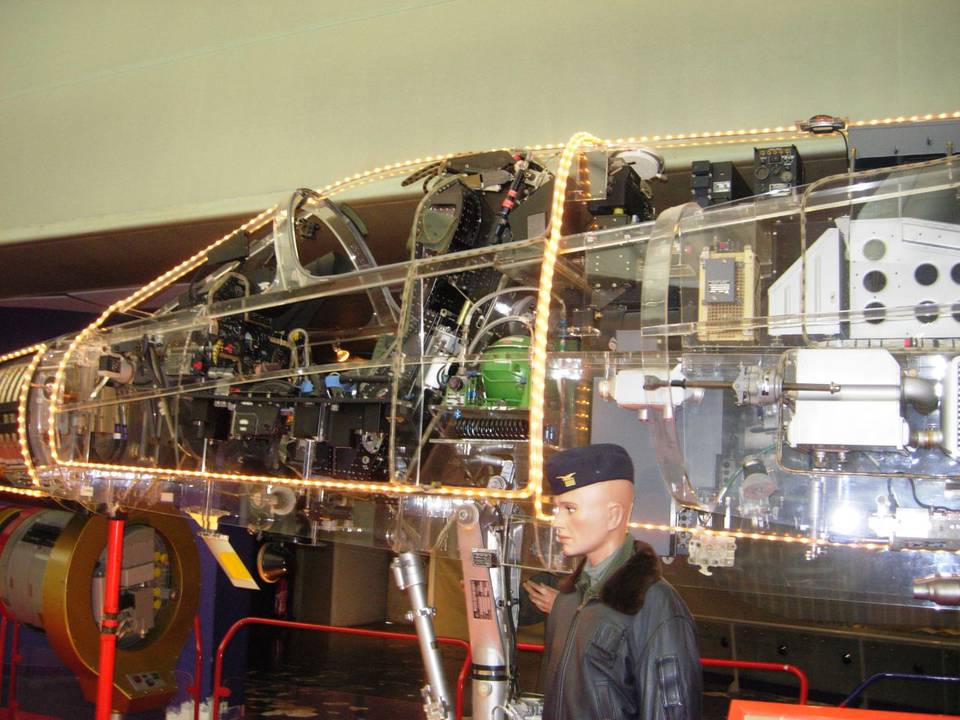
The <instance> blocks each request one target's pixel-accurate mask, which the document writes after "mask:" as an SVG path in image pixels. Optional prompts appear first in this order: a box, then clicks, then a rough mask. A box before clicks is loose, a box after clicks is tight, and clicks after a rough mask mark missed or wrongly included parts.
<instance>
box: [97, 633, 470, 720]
mask: <svg viewBox="0 0 960 720" xmlns="http://www.w3.org/2000/svg"><path fill="white" fill-rule="evenodd" d="M247 625H270V626H272V627H283V628H292V629H294V630H316V631H317V632H328V633H338V634H340V635H360V636H361V637H374V638H386V639H388V640H407V641H413V642H416V641H417V636H416V635H410V634H409V633H396V632H386V631H384V630H363V629H361V628H348V627H337V626H336V625H316V624H314V623H305V622H295V621H293V620H277V619H274V618H260V617H246V618H240V619H239V620H237V621H236V622H235V623H234V624H233V625H231V626H230V629H229V630H227V632H226V633H225V634H224V636H223V640H221V641H220V645H219V646H217V654H216V658H215V659H214V662H213V698H212V700H213V716H212V717H213V720H220V699H221V698H225V697H229V696H230V691H229V690H228V689H227V688H225V687H222V685H221V683H222V681H223V655H224V653H225V652H226V649H227V646H228V645H229V644H230V641H231V640H233V636H234V635H236V634H237V632H238V631H239V630H240V629H241V628H243V627H245V626H247ZM436 640H437V643H438V644H440V645H455V646H457V647H461V648H463V649H464V650H465V651H466V657H465V658H464V660H463V665H461V666H460V674H459V675H458V676H457V697H456V708H455V713H456V717H457V720H460V719H461V718H462V717H463V688H464V684H465V683H466V678H467V672H468V671H469V669H470V663H471V661H472V658H471V656H470V644H469V643H468V642H467V641H466V640H461V639H459V638H450V637H437V639H436ZM97 720H99V718H98V719H97Z"/></svg>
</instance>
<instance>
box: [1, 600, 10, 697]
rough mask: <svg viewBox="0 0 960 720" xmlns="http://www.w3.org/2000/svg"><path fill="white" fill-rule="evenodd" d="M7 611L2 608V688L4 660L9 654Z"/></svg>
mask: <svg viewBox="0 0 960 720" xmlns="http://www.w3.org/2000/svg"><path fill="white" fill-rule="evenodd" d="M7 622H8V620H7V611H6V609H5V608H0V688H2V687H3V661H4V659H5V658H6V655H7Z"/></svg>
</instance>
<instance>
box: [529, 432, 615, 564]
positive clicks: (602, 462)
mask: <svg viewBox="0 0 960 720" xmlns="http://www.w3.org/2000/svg"><path fill="white" fill-rule="evenodd" d="M544 469H545V474H546V477H547V479H548V481H549V482H550V489H551V490H552V492H553V494H554V496H555V497H554V504H555V505H556V507H557V512H556V515H555V516H554V520H553V526H554V528H555V529H556V537H557V541H558V542H559V543H560V544H561V545H562V546H563V552H564V554H565V555H567V556H570V557H572V556H578V555H584V556H586V558H587V560H588V561H589V562H590V563H591V564H593V565H596V564H597V563H599V562H601V561H602V560H604V559H605V558H606V557H608V556H609V555H611V554H612V553H614V552H616V550H617V548H619V547H620V545H621V544H622V543H623V539H624V537H625V535H626V533H627V525H628V523H629V521H630V512H631V510H632V509H633V464H632V463H631V461H630V456H629V455H628V454H627V452H626V450H624V449H623V448H622V447H620V446H619V445H590V446H587V447H582V448H574V449H572V450H565V451H563V452H561V453H558V454H556V455H553V456H551V457H550V458H549V460H548V461H547V463H546V467H545V468H544Z"/></svg>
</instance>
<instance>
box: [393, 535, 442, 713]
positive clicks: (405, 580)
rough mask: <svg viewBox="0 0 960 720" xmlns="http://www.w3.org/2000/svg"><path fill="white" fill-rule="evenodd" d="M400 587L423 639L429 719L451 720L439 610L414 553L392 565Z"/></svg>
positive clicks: (422, 653) (402, 557) (421, 564)
mask: <svg viewBox="0 0 960 720" xmlns="http://www.w3.org/2000/svg"><path fill="white" fill-rule="evenodd" d="M390 567H391V568H392V570H393V577H394V580H396V582H397V587H399V588H400V589H401V590H404V591H406V593H407V596H408V597H409V598H410V608H411V609H410V613H409V614H408V616H407V617H409V618H410V619H411V620H413V624H414V627H416V629H417V637H418V638H419V640H420V657H421V658H422V659H423V669H424V671H425V672H426V675H427V687H426V688H424V690H425V691H426V697H425V698H424V700H425V702H426V706H425V708H424V709H425V710H426V715H427V718H428V720H439V719H441V718H444V719H446V720H450V719H451V718H452V715H453V712H454V704H453V703H452V702H451V698H450V692H449V690H448V689H447V680H446V677H445V676H444V673H443V662H442V659H441V657H440V653H439V651H438V648H437V644H436V642H435V636H434V630H433V616H434V615H436V609H435V608H433V607H431V606H430V605H428V604H427V590H426V587H427V579H426V576H425V575H424V571H423V562H422V561H421V560H420V556H419V555H417V553H415V552H411V551H407V552H403V553H400V554H399V555H398V556H397V557H396V559H395V560H394V561H393V563H392V564H391V566H390Z"/></svg>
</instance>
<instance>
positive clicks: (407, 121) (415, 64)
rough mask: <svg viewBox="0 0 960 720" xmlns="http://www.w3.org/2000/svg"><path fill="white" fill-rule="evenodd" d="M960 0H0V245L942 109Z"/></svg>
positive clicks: (955, 79) (959, 87)
mask: <svg viewBox="0 0 960 720" xmlns="http://www.w3.org/2000/svg"><path fill="white" fill-rule="evenodd" d="M958 31H960V0H844V1H843V2H823V1H821V0H807V1H806V2H774V1H769V0H768V1H764V2H761V1H755V0H727V1H726V2H693V1H691V0H648V1H647V2H639V1H636V2H628V1H626V0H616V1H611V2H567V1H564V0H554V1H552V2H549V1H545V0H531V1H527V2H524V1H519V2H518V1H516V0H515V1H514V2H505V1H504V0H490V1H487V2H482V1H480V0H433V1H431V0H419V1H418V0H400V1H398V2H386V1H385V0H354V1H352V2H343V1H342V0H338V1H333V0H331V1H329V2H314V3H303V2H291V1H289V0H274V1H272V2H262V1H257V2H255V1H252V0H237V1H235V2H212V1H211V2H196V1H188V0H176V1H174V0H171V1H168V2H149V3H148V2H141V1H129V2H124V1H122V0H114V1H113V2H107V1H105V0H104V1H96V0H46V1H41V0H4V2H2V3H0V178H2V192H0V242H4V241H6V242H10V241H22V240H28V239H35V238H41V237H56V236H61V235H67V234H75V233H79V232H87V231H96V230H103V229H108V228H116V227H125V226H134V225H142V224H148V223H156V222H166V221H173V220H182V219H188V218H197V217H205V216H214V215H222V214H227V213H232V212H237V211H247V210H250V211H253V210H256V209H258V208H262V207H264V206H267V205H270V204H272V203H273V202H274V201H275V200H276V199H277V198H278V197H280V196H282V195H283V194H284V193H286V192H288V191H290V190H291V189H293V188H295V187H297V186H301V185H313V186H316V185H322V184H325V183H326V182H328V181H330V180H331V179H336V178H338V177H340V176H342V175H345V174H348V173H353V172H356V171H358V170H363V169H366V168H368V167H372V166H375V165H380V164H384V163H387V162H393V161H396V160H403V159H406V158H409V157H415V156H418V155H427V154H436V153H440V152H446V151H452V150H462V149H470V148H487V147H492V146H502V145H509V144H527V143H538V142H540V143H544V142H558V141H562V140H565V139H566V138H567V137H568V136H569V135H570V134H571V133H573V132H574V131H576V130H578V129H588V130H591V131H592V132H594V133H596V134H598V135H600V136H608V137H610V136H614V137H615V136H627V135H642V134H653V133H667V132H683V131H698V130H708V129H727V128H736V127H743V126H758V125H760V126H762V125H779V124H784V123H789V122H792V121H793V120H795V119H798V118H801V117H807V116H809V115H811V114H813V113H815V112H828V113H835V114H841V115H846V116H848V117H852V118H872V117H884V116H888V115H901V114H906V115H911V114H915V113H921V114H922V113H927V112H939V111H953V110H958V109H960V72H958V71H960V43H957V42H956V38H957V37H958Z"/></svg>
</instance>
